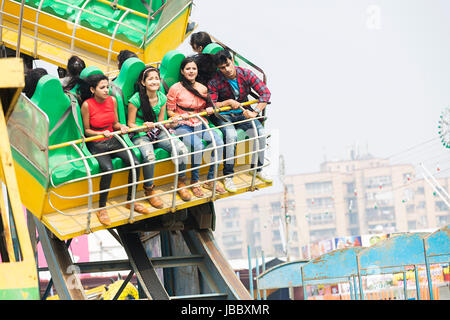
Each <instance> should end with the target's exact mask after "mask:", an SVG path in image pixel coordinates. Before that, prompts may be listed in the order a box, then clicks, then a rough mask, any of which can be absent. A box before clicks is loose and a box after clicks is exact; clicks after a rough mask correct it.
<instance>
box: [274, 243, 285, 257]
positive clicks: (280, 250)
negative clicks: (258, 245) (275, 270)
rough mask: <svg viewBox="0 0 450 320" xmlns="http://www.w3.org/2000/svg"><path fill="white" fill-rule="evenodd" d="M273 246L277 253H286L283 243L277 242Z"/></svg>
mask: <svg viewBox="0 0 450 320" xmlns="http://www.w3.org/2000/svg"><path fill="white" fill-rule="evenodd" d="M273 248H274V249H275V255H283V254H284V251H283V246H282V245H281V244H275V245H274V246H273Z"/></svg>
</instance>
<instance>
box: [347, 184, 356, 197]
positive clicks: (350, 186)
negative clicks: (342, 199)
mask: <svg viewBox="0 0 450 320" xmlns="http://www.w3.org/2000/svg"><path fill="white" fill-rule="evenodd" d="M345 186H346V189H347V193H349V194H353V193H354V192H355V183H354V182H348V183H345Z"/></svg>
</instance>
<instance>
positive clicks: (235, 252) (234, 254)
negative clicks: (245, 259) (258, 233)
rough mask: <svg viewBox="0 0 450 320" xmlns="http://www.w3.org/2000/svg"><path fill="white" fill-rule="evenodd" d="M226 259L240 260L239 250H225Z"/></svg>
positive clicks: (240, 252)
mask: <svg viewBox="0 0 450 320" xmlns="http://www.w3.org/2000/svg"><path fill="white" fill-rule="evenodd" d="M227 255H228V259H230V260H231V259H242V250H241V249H231V250H227Z"/></svg>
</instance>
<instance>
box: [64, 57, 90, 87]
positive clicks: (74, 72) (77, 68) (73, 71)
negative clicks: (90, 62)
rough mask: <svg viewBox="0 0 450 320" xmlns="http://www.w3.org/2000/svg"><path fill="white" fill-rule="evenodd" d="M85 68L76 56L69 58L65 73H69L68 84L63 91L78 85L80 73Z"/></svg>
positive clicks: (81, 60)
mask: <svg viewBox="0 0 450 320" xmlns="http://www.w3.org/2000/svg"><path fill="white" fill-rule="evenodd" d="M84 68H86V64H85V63H84V61H83V59H81V58H80V57H78V56H72V57H70V59H69V61H68V62H67V71H69V76H70V79H69V82H68V83H67V84H66V85H65V87H64V91H70V90H72V88H73V87H75V86H76V85H77V84H78V83H80V73H81V71H83V69H84Z"/></svg>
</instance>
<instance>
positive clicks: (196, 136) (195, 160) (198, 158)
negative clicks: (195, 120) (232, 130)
mask: <svg viewBox="0 0 450 320" xmlns="http://www.w3.org/2000/svg"><path fill="white" fill-rule="evenodd" d="M205 129H207V128H206V127H205V126H204V125H203V124H202V125H201V126H197V127H191V126H188V125H185V124H182V125H179V126H178V127H176V128H175V132H176V134H177V136H179V135H183V134H187V133H191V135H187V136H184V137H180V139H181V141H183V143H184V144H185V145H186V147H188V148H190V149H191V150H192V152H196V151H201V150H203V149H204V148H205V147H204V145H203V142H202V139H203V140H205V141H206V143H207V147H209V145H210V144H211V143H212V139H211V134H212V135H213V136H214V140H215V142H216V146H217V149H216V150H217V154H218V160H221V159H222V154H223V140H222V138H221V137H220V136H219V135H218V134H217V132H215V130H209V131H202V132H199V131H200V130H205ZM202 154H203V152H198V153H194V154H192V155H191V169H194V168H197V167H198V166H200V165H201V163H202ZM214 156H215V152H214V150H213V151H212V154H211V160H212V159H213V158H214ZM216 166H217V167H218V164H216V165H211V166H210V167H209V171H208V176H207V179H208V180H210V179H213V178H214V168H215V167H216ZM198 180H199V169H194V170H192V171H191V182H192V183H193V182H197V181H198Z"/></svg>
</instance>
